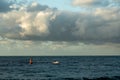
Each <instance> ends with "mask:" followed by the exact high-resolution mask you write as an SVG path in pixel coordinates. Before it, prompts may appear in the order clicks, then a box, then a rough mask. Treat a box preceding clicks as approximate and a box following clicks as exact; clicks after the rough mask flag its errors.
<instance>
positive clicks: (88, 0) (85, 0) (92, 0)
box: [72, 0, 109, 7]
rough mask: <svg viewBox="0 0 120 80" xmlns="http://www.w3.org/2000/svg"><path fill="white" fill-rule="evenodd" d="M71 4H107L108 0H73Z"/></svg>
mask: <svg viewBox="0 0 120 80" xmlns="http://www.w3.org/2000/svg"><path fill="white" fill-rule="evenodd" d="M72 4H73V5H74V6H81V7H94V6H108V5H109V0H102V1H101V0H73V2H72Z"/></svg>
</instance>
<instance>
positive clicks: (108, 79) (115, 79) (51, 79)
mask: <svg viewBox="0 0 120 80" xmlns="http://www.w3.org/2000/svg"><path fill="white" fill-rule="evenodd" d="M33 79H34V78H32V79H29V78H28V79H26V78H25V79H24V78H22V79H14V78H5V79H1V78H0V80H33ZM35 80H120V76H113V77H98V78H87V77H83V78H69V77H66V78H54V77H52V76H46V77H45V78H43V79H39V78H35Z"/></svg>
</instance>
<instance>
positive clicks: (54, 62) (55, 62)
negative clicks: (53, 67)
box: [52, 61, 60, 64]
mask: <svg viewBox="0 0 120 80" xmlns="http://www.w3.org/2000/svg"><path fill="white" fill-rule="evenodd" d="M52 63H53V64H59V63H60V62H59V61H53V62H52Z"/></svg>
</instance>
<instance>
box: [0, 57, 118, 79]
mask: <svg viewBox="0 0 120 80" xmlns="http://www.w3.org/2000/svg"><path fill="white" fill-rule="evenodd" d="M30 58H32V62H33V63H32V64H29V59H30ZM54 61H59V62H60V63H59V64H53V63H52V62H54ZM0 80H120V56H1V57H0Z"/></svg>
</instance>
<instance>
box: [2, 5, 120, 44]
mask: <svg viewBox="0 0 120 80" xmlns="http://www.w3.org/2000/svg"><path fill="white" fill-rule="evenodd" d="M11 15H13V16H11ZM119 16H120V9H119V8H98V9H95V10H94V11H92V12H89V13H87V12H67V11H58V10H54V9H51V8H49V7H48V6H42V5H40V4H37V3H32V4H31V5H29V6H28V7H27V8H26V9H24V10H22V11H20V10H18V11H10V12H9V13H6V14H0V20H1V22H0V36H2V37H6V38H11V39H19V40H32V41H59V42H62V41H66V42H84V43H86V44H90V43H93V44H103V43H107V42H110V43H120V17H119ZM11 20H12V21H11ZM6 22H7V23H8V24H6Z"/></svg>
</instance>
